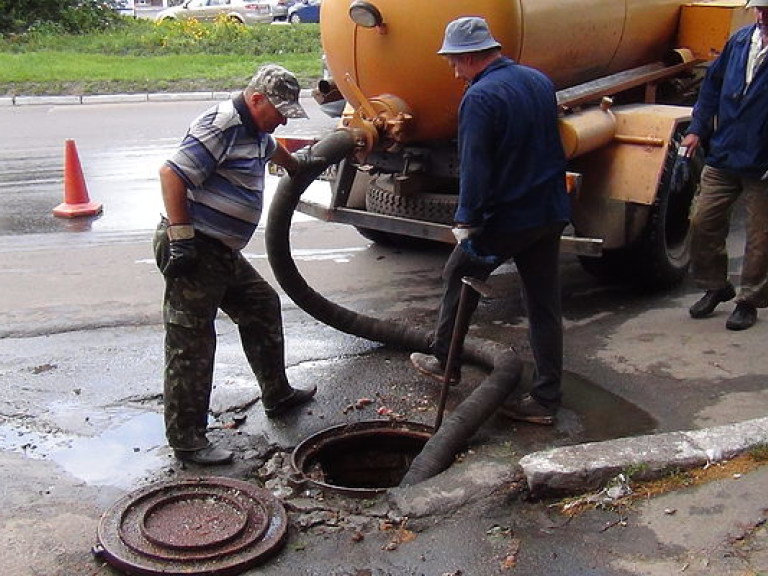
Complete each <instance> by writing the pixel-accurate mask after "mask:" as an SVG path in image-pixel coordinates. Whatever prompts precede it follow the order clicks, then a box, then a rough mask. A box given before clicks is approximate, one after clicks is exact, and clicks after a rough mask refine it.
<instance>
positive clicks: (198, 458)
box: [173, 444, 233, 466]
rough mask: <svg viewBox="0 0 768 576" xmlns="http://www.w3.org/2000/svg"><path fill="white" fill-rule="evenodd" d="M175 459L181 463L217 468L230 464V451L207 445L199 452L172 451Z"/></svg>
mask: <svg viewBox="0 0 768 576" xmlns="http://www.w3.org/2000/svg"><path fill="white" fill-rule="evenodd" d="M173 453H174V455H175V456H176V458H178V459H179V460H181V461H182V462H189V463H191V464H199V465H200V466H218V465H221V464H229V463H230V462H232V456H233V454H232V451H231V450H225V449H224V448H219V447H218V446H215V445H214V444H209V445H208V446H206V447H205V448H200V449H199V450H174V451H173Z"/></svg>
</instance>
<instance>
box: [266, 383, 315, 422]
mask: <svg viewBox="0 0 768 576" xmlns="http://www.w3.org/2000/svg"><path fill="white" fill-rule="evenodd" d="M316 392H317V386H313V387H312V388H310V389H308V390H302V389H300V388H292V389H291V392H290V394H288V396H286V397H285V398H283V399H282V400H278V401H277V402H275V403H274V404H272V405H271V406H267V405H266V404H265V405H264V413H265V414H266V415H267V418H277V417H278V416H282V415H283V414H285V413H286V412H288V411H289V410H291V409H293V408H296V407H297V406H301V405H302V404H306V403H307V402H309V401H310V400H312V398H313V397H314V395H315V393H316Z"/></svg>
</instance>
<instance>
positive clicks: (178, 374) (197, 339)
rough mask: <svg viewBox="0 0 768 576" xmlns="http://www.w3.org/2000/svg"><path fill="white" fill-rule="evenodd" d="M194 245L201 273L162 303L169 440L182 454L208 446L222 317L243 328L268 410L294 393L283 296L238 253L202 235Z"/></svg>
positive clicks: (161, 240)
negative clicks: (218, 319)
mask: <svg viewBox="0 0 768 576" xmlns="http://www.w3.org/2000/svg"><path fill="white" fill-rule="evenodd" d="M166 228H167V222H166V221H165V220H163V221H162V222H161V223H160V224H159V225H158V228H157V232H156V233H155V237H154V240H153V248H154V252H155V258H156V260H157V262H158V266H160V265H161V264H162V262H164V260H165V259H167V258H168V251H169V241H168V237H167V234H166ZM195 244H196V247H197V251H198V264H197V266H196V268H195V269H194V270H193V271H192V272H191V273H190V274H188V275H186V276H182V277H179V278H166V279H165V293H164V297H163V322H164V324H165V370H164V407H165V433H166V437H167V439H168V444H169V445H170V446H171V447H172V448H174V449H177V450H197V449H199V448H204V447H205V446H207V445H208V443H209V442H208V439H207V437H206V428H207V419H208V409H209V403H210V397H211V389H212V385H213V367H214V356H215V351H216V331H215V327H214V321H215V319H216V315H217V313H218V310H222V311H223V312H225V313H226V314H227V315H228V316H229V317H230V318H231V319H232V320H233V321H234V322H235V323H236V324H237V326H238V330H239V333H240V340H241V343H242V346H243V350H244V352H245V356H246V358H247V360H248V363H249V364H250V366H251V369H252V370H253V373H254V374H255V375H256V379H257V381H258V383H259V385H260V386H261V392H262V401H263V402H264V404H265V405H270V404H275V403H276V402H277V401H279V400H280V399H282V398H284V397H285V396H286V395H287V394H289V393H290V391H291V388H290V385H289V384H288V379H287V377H286V375H285V353H284V346H285V344H284V341H283V321H282V315H281V310H280V297H279V296H278V294H277V292H275V290H274V289H273V288H272V287H271V286H270V285H269V284H268V283H267V282H266V281H265V280H264V279H263V278H262V277H261V276H260V275H259V274H258V272H256V270H255V269H254V268H253V266H251V265H250V264H249V263H248V261H247V260H246V259H245V257H243V255H242V254H241V253H240V252H239V251H236V250H232V249H230V248H227V247H226V246H224V245H223V244H221V243H220V242H218V241H216V240H213V239H209V238H206V237H204V236H201V235H197V236H196V237H195Z"/></svg>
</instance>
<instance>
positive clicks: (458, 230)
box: [451, 226, 482, 244]
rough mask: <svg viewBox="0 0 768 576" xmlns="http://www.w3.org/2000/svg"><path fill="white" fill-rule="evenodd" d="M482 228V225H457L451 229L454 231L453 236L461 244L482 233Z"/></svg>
mask: <svg viewBox="0 0 768 576" xmlns="http://www.w3.org/2000/svg"><path fill="white" fill-rule="evenodd" d="M481 230H482V227H481V226H469V227H459V226H455V227H454V228H452V229H451V232H453V237H454V238H456V242H458V243H459V244H461V243H462V242H464V241H465V240H469V239H470V238H472V237H473V236H477V235H478V234H480V231H481Z"/></svg>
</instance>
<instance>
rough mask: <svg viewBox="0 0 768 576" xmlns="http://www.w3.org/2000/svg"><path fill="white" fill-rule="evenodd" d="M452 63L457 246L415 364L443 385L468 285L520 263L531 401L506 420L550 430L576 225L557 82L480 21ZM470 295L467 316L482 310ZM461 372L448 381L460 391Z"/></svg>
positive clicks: (459, 32) (456, 30)
mask: <svg viewBox="0 0 768 576" xmlns="http://www.w3.org/2000/svg"><path fill="white" fill-rule="evenodd" d="M438 53H439V54H441V55H443V56H445V58H446V59H447V60H448V62H449V63H450V65H451V66H452V67H453V69H454V73H455V76H456V77H457V78H460V79H462V80H465V81H466V82H468V83H469V87H468V89H467V91H466V93H465V94H464V97H463V98H462V101H461V105H460V108H459V134H458V142H459V163H460V164H459V166H460V174H459V180H460V184H459V186H460V189H459V204H458V208H457V210H456V215H455V221H456V223H455V228H454V235H455V236H456V239H457V241H458V245H457V246H456V248H455V249H454V251H453V253H452V254H451V256H450V257H449V259H448V262H447V263H446V264H445V268H444V270H443V296H442V302H441V305H440V311H439V317H438V321H437V329H436V331H435V339H434V343H433V355H427V354H421V353H419V352H415V353H413V354H412V355H411V362H412V363H413V364H414V366H415V367H416V368H417V369H418V370H419V371H420V372H422V373H424V374H427V375H429V376H431V377H434V378H435V379H438V380H440V381H442V380H443V379H444V377H445V367H446V360H447V356H448V349H449V347H450V342H451V336H452V332H453V326H454V323H455V321H456V314H457V310H458V302H459V296H460V292H461V286H462V282H461V279H462V277H464V276H471V277H473V278H479V279H481V280H484V279H486V278H487V277H488V276H489V275H490V274H491V272H492V271H493V270H494V269H496V268H497V267H498V266H499V265H500V264H501V263H502V262H504V261H506V260H508V259H510V258H514V261H515V264H516V265H517V269H518V272H519V274H520V279H521V282H522V284H523V288H524V293H525V301H526V308H527V311H528V319H529V325H530V329H529V337H530V342H531V349H532V352H533V358H534V362H535V367H536V372H535V376H534V383H533V388H532V389H531V391H530V393H529V394H526V395H524V396H522V397H521V398H517V399H513V400H512V401H508V403H507V404H506V405H505V407H504V408H503V409H502V413H503V414H505V415H507V416H509V417H512V418H515V419H518V420H524V421H527V422H533V423H537V424H552V423H553V422H554V417H555V413H556V411H557V408H558V406H559V405H560V398H561V386H560V385H561V376H562V364H563V331H562V318H561V311H560V276H559V270H558V267H559V265H558V259H559V251H560V235H561V234H562V231H563V228H564V227H565V225H566V223H567V222H568V220H569V202H568V197H567V195H566V190H565V165H566V161H565V155H564V153H563V148H562V144H561V141H560V134H559V131H558V124H557V102H556V97H555V90H554V86H553V84H552V82H551V81H550V80H549V79H548V78H547V77H546V76H544V75H543V74H542V73H540V72H538V71H537V70H534V69H532V68H527V67H525V66H521V65H520V64H518V63H516V62H514V61H512V60H510V59H509V58H506V57H504V56H503V55H502V54H501V45H500V44H499V43H498V42H497V41H496V40H495V39H494V38H493V36H492V35H491V33H490V31H489V29H488V24H487V23H486V21H485V20H483V19H482V18H477V17H465V18H459V19H458V20H454V21H453V22H451V23H450V24H448V26H447V27H446V30H445V39H444V42H443V46H442V48H441V49H440V51H439V52H438ZM478 300H479V296H478V295H477V294H476V293H474V292H473V295H472V296H471V297H470V302H469V306H470V308H471V309H472V310H474V309H475V308H476V307H477V304H478ZM459 377H460V370H459V369H458V368H457V370H456V372H455V373H454V374H450V375H449V379H450V380H451V381H455V382H458V380H459Z"/></svg>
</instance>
